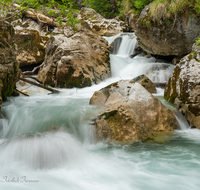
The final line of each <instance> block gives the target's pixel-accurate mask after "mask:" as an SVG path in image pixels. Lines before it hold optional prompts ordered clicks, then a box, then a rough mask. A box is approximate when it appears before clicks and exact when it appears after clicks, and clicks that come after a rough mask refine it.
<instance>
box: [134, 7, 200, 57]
mask: <svg viewBox="0 0 200 190" xmlns="http://www.w3.org/2000/svg"><path fill="white" fill-rule="evenodd" d="M151 6H152V4H149V5H148V6H146V7H145V9H144V10H143V11H142V12H141V14H140V17H139V19H138V20H137V23H136V28H135V34H136V36H137V39H138V44H139V46H140V47H142V49H143V50H144V51H146V52H148V53H151V54H157V55H163V56H169V55H176V56H179V55H185V54H188V53H189V52H191V50H192V44H193V43H194V42H195V39H196V37H198V36H199V33H200V27H199V25H200V15H199V14H198V15H195V16H190V15H192V14H193V9H192V8H191V9H189V10H185V11H182V12H180V13H178V14H177V17H171V18H169V19H168V20H164V19H159V20H158V21H154V20H153V19H152V17H151V14H150V12H149V10H150V7H151ZM185 9H187V6H185Z"/></svg>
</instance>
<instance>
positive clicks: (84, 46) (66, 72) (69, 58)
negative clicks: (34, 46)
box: [37, 22, 110, 88]
mask: <svg viewBox="0 0 200 190" xmlns="http://www.w3.org/2000/svg"><path fill="white" fill-rule="evenodd" d="M76 27H77V28H76V29H73V28H72V27H70V26H63V27H59V28H56V29H55V30H54V33H53V34H52V35H51V38H50V39H49V41H48V43H47V48H46V56H45V61H44V64H43V66H42V67H41V69H40V70H39V73H38V75H37V79H38V80H39V81H41V82H42V83H43V84H47V85H50V86H53V87H54V86H56V87H61V88H62V87H65V88H72V87H80V88H81V87H86V86H90V85H92V84H97V83H99V82H100V81H102V80H104V79H106V78H108V77H109V76H110V59H109V49H108V43H107V41H106V40H105V39H104V38H103V37H101V36H99V35H97V34H94V33H93V31H92V30H91V28H90V27H89V25H88V24H87V23H86V22H80V23H78V24H77V25H76Z"/></svg>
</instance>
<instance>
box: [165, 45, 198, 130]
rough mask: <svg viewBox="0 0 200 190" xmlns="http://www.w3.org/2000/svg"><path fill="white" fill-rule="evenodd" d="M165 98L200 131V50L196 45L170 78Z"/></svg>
mask: <svg viewBox="0 0 200 190" xmlns="http://www.w3.org/2000/svg"><path fill="white" fill-rule="evenodd" d="M164 97H165V99H167V100H168V101H170V102H172V103H175V104H176V105H177V107H178V108H180V110H181V112H182V113H184V115H185V118H186V119H187V120H188V121H189V123H190V125H191V126H195V127H197V128H199V129H200V48H199V47H197V46H196V45H195V44H194V45H193V49H192V52H191V53H190V54H188V55H187V56H185V57H184V58H182V59H181V61H180V62H179V63H178V64H177V65H176V67H175V68H174V71H173V73H172V74H171V75H170V76H169V80H168V83H167V85H166V87H165V93H164Z"/></svg>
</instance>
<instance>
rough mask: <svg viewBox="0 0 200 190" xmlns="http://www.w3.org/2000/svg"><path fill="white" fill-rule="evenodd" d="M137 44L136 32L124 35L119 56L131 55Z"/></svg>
mask: <svg viewBox="0 0 200 190" xmlns="http://www.w3.org/2000/svg"><path fill="white" fill-rule="evenodd" d="M136 46H137V40H136V36H135V34H127V35H123V36H122V42H121V44H120V47H119V50H118V52H117V54H118V55H119V56H123V57H125V56H129V55H131V54H133V53H134V49H135V47H136Z"/></svg>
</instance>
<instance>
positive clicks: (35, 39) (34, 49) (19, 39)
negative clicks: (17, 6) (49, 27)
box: [12, 18, 49, 67]
mask: <svg viewBox="0 0 200 190" xmlns="http://www.w3.org/2000/svg"><path fill="white" fill-rule="evenodd" d="M12 25H13V26H14V29H15V33H16V35H15V39H14V40H15V44H16V45H17V62H18V63H19V64H20V67H23V66H31V65H38V64H41V63H42V62H43V61H44V58H45V48H46V44H47V42H48V40H49V37H47V35H46V33H45V32H44V31H42V29H41V26H40V25H39V23H37V22H35V21H33V20H31V19H24V20H22V19H20V18H19V19H17V20H15V21H13V22H12Z"/></svg>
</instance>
